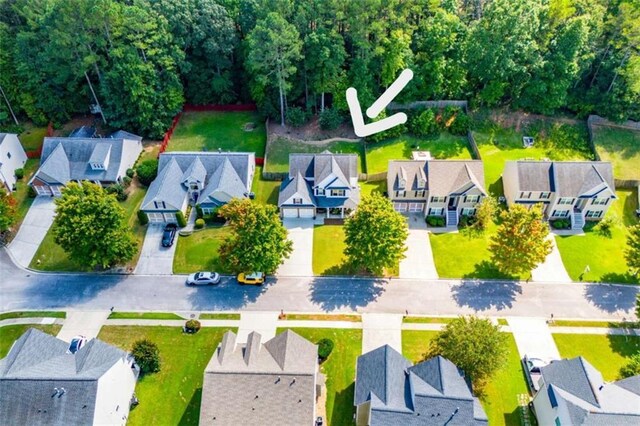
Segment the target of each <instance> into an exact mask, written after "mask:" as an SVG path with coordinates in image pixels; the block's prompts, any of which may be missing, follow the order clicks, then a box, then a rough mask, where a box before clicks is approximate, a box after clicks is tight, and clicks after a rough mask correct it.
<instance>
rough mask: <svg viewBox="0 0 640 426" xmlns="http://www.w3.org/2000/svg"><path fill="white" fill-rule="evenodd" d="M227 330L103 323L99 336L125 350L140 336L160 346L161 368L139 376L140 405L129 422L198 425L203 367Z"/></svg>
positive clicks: (132, 412)
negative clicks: (190, 331) (191, 330)
mask: <svg viewBox="0 0 640 426" xmlns="http://www.w3.org/2000/svg"><path fill="white" fill-rule="evenodd" d="M226 331H227V329H224V328H209V327H207V328H202V329H201V330H200V331H199V332H198V333H197V334H185V333H183V332H182V328H181V327H149V326H146V327H145V326H142V327H121V326H105V327H102V330H101V331H100V334H99V335H98V338H99V339H101V340H104V341H105V342H107V343H111V344H113V345H115V346H118V347H120V348H122V349H124V350H131V347H132V345H133V343H134V342H135V341H136V340H139V339H149V340H151V341H152V342H155V343H156V344H157V345H158V348H159V349H160V362H161V370H160V372H158V373H155V374H150V375H148V376H143V377H141V378H140V379H139V380H138V384H137V386H136V396H137V397H138V399H139V400H140V405H138V406H137V407H135V408H134V409H133V410H131V413H130V414H129V419H128V422H127V423H128V424H129V425H155V424H163V425H177V424H180V425H197V424H198V421H199V418H200V400H201V398H202V380H203V375H204V369H205V367H206V366H207V364H208V363H209V360H210V359H211V357H212V355H213V352H214V351H215V349H216V347H217V346H218V344H219V343H220V341H221V340H222V335H223V334H224V333H225V332H226ZM234 331H235V330H234Z"/></svg>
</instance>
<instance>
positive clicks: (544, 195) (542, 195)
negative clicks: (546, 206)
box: [540, 192, 551, 200]
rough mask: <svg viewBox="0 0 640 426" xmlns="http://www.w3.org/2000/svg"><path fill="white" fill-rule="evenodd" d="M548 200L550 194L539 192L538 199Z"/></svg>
mask: <svg viewBox="0 0 640 426" xmlns="http://www.w3.org/2000/svg"><path fill="white" fill-rule="evenodd" d="M549 198H551V193H550V192H541V193H540V199H541V200H548V199H549Z"/></svg>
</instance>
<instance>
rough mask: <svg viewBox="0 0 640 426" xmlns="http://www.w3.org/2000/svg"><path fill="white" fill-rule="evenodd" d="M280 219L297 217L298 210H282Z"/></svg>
mask: <svg viewBox="0 0 640 426" xmlns="http://www.w3.org/2000/svg"><path fill="white" fill-rule="evenodd" d="M282 217H298V209H282Z"/></svg>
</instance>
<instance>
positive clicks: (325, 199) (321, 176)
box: [278, 151, 360, 218]
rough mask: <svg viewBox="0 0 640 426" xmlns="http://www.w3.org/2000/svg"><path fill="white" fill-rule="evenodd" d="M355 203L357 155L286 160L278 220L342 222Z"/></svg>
mask: <svg viewBox="0 0 640 426" xmlns="http://www.w3.org/2000/svg"><path fill="white" fill-rule="evenodd" d="M359 202H360V188H359V187H358V156H357V155H355V154H333V153H331V152H329V151H324V152H323V153H321V154H291V155H290V156H289V176H288V177H287V179H285V180H284V181H283V182H282V185H281V186H280V194H279V195H278V207H279V208H280V214H281V215H282V217H284V218H291V217H308V218H311V217H316V215H324V216H325V217H339V218H344V217H345V216H347V215H349V214H350V213H351V212H352V211H353V210H355V209H356V207H357V206H358V203H359Z"/></svg>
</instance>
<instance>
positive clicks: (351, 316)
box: [285, 314, 362, 322]
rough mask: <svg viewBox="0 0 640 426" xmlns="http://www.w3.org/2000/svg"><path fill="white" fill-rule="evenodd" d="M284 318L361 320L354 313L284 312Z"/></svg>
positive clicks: (299, 319)
mask: <svg viewBox="0 0 640 426" xmlns="http://www.w3.org/2000/svg"><path fill="white" fill-rule="evenodd" d="M285 320H288V321H347V322H361V321H362V317H361V316H360V315H355V314H286V317H285Z"/></svg>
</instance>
